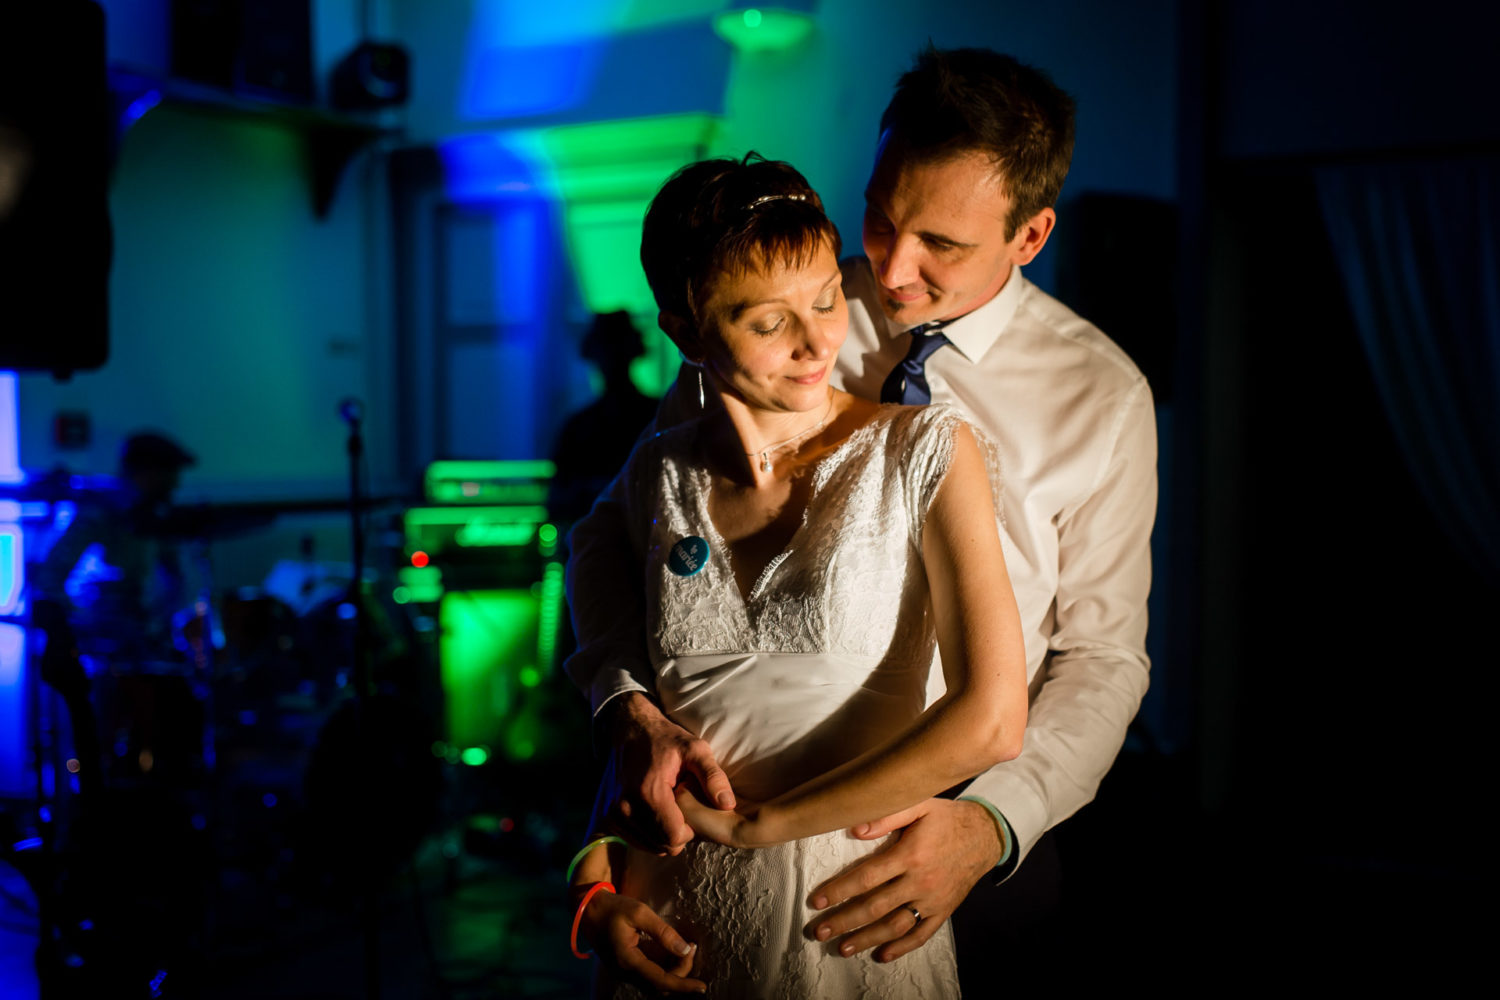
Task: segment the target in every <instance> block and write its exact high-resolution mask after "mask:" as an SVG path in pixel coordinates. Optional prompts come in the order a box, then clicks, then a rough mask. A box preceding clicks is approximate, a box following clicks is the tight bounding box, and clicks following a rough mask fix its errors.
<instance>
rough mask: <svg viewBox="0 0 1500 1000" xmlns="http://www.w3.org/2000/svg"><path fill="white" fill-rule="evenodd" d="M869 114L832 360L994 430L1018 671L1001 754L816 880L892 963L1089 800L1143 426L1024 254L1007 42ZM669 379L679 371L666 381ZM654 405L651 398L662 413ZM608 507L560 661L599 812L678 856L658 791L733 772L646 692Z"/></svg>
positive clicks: (1120, 697)
mask: <svg viewBox="0 0 1500 1000" xmlns="http://www.w3.org/2000/svg"><path fill="white" fill-rule="evenodd" d="M880 127H881V134H880V143H879V148H878V150H877V153H876V160H875V166H874V170H873V172H872V174H871V177H870V181H869V184H868V186H867V187H866V191H865V197H866V209H865V219H864V249H865V253H866V255H867V256H866V258H854V259H851V260H849V261H847V262H845V265H844V291H845V295H846V297H847V298H848V300H849V321H850V323H849V326H850V329H849V337H848V340H847V341H846V343H845V345H844V349H843V351H842V353H841V355H840V357H839V361H838V374H837V375H836V376H835V381H836V382H838V383H840V384H841V387H842V388H844V389H846V390H847V391H849V392H852V393H854V394H855V395H860V396H865V397H867V398H870V399H877V398H881V399H884V400H886V401H891V402H904V403H925V402H928V401H930V400H936V401H939V402H951V403H953V404H955V405H957V406H958V407H959V408H960V409H961V410H963V411H964V412H965V414H966V415H967V416H968V417H969V418H970V419H971V420H972V421H973V422H974V423H975V424H976V425H977V426H978V427H980V428H981V429H982V430H984V431H985V432H986V433H988V434H989V435H990V437H991V438H992V439H993V440H994V441H995V443H996V445H997V447H998V449H999V455H1000V465H1001V474H1002V478H1003V479H1004V495H1003V497H1002V499H1001V509H1002V516H1003V522H1004V525H1003V528H1004V530H1003V531H1002V540H1003V542H1004V545H1005V557H1006V564H1007V566H1008V568H1009V572H1010V574H1011V578H1012V581H1013V583H1014V585H1015V590H1016V600H1017V604H1018V605H1019V607H1020V611H1021V620H1022V626H1023V629H1024V631H1025V636H1026V652H1027V670H1028V677H1029V679H1030V687H1031V711H1030V717H1029V722H1028V724H1027V728H1026V738H1025V747H1024V749H1023V751H1022V753H1021V755H1020V756H1019V757H1018V758H1016V759H1015V760H1013V761H1009V762H1007V763H1004V764H1000V765H998V766H997V767H995V768H994V769H993V770H991V771H989V772H986V773H985V774H983V775H980V776H979V777H978V778H976V779H975V780H974V781H973V782H972V783H970V784H969V785H968V786H967V787H966V788H964V789H963V791H962V794H963V796H964V798H963V799H962V800H950V799H941V798H940V799H932V800H929V801H928V802H925V803H923V804H921V805H919V806H916V807H914V808H913V809H910V810H907V811H905V812H903V813H901V814H898V815H896V816H892V817H887V818H886V819H883V820H880V821H878V822H876V823H873V824H868V825H866V826H863V827H860V828H857V829H856V830H855V831H853V832H854V834H855V835H856V836H859V837H865V838H874V837H881V836H885V835H886V834H887V833H889V832H890V831H892V830H895V829H902V831H903V832H902V835H901V837H900V839H899V840H897V841H896V842H894V843H893V844H892V845H890V846H889V847H887V848H886V849H885V850H883V851H881V852H878V853H876V854H874V855H872V856H871V857H869V858H868V859H866V860H865V861H863V862H862V863H861V864H860V865H859V866H857V867H856V868H854V869H852V870H851V871H849V872H847V873H845V874H844V875H842V876H840V877H839V878H837V879H835V880H833V881H832V882H830V883H828V884H826V885H825V886H823V887H821V888H820V889H818V890H817V891H816V892H815V895H814V897H813V899H812V900H811V903H812V905H813V907H814V908H815V909H816V910H819V911H821V912H820V913H819V915H818V917H817V918H815V920H814V921H813V923H812V924H810V925H809V931H810V932H812V933H814V934H815V935H816V936H818V937H819V938H820V939H824V940H838V941H839V942H840V950H841V952H842V953H843V954H846V955H852V954H855V953H856V952H860V951H864V950H866V949H868V948H878V949H879V950H878V951H877V952H876V957H877V958H878V959H880V960H882V961H890V960H893V959H896V958H898V957H899V956H901V955H904V954H906V953H908V952H910V951H912V950H914V949H916V948H919V947H921V946H922V945H923V944H924V943H926V941H927V940H928V939H929V938H930V937H931V936H932V934H933V933H934V932H935V931H936V930H937V928H938V927H939V926H940V925H941V924H942V922H943V920H945V919H947V918H948V917H949V916H950V915H952V914H953V913H954V911H955V910H956V909H958V907H959V904H960V903H962V902H964V900H965V898H966V897H967V896H969V894H970V891H971V890H972V889H974V887H975V886H976V885H977V884H979V883H981V881H982V882H983V883H984V887H983V888H981V889H980V891H978V892H975V893H974V894H973V895H974V899H973V900H972V901H971V902H970V903H969V904H968V905H966V906H965V907H964V909H962V910H959V912H958V916H957V918H956V920H955V932H956V933H957V934H958V936H959V942H960V944H959V947H960V954H973V952H972V951H970V950H968V949H965V948H964V946H963V940H964V938H965V937H966V936H968V935H966V934H965V931H966V930H970V931H971V933H974V934H975V935H980V934H984V933H985V932H986V930H987V929H988V928H987V927H986V926H985V925H986V924H987V923H988V922H990V921H991V920H992V919H993V918H992V917H991V916H989V915H987V914H985V913H984V908H985V907H986V906H987V905H988V906H990V907H991V908H993V906H994V905H996V904H999V905H1001V906H1004V905H1005V904H1006V903H1007V900H1005V899H1004V897H1003V893H1004V891H1005V890H1003V889H1002V890H996V889H993V888H991V887H990V886H991V884H992V883H999V882H1002V881H1004V880H1006V879H1007V878H1009V877H1010V875H1011V874H1012V873H1014V872H1015V871H1016V869H1017V867H1018V866H1019V865H1020V864H1021V862H1022V860H1023V859H1025V858H1026V856H1027V855H1028V853H1030V852H1031V851H1032V849H1033V847H1035V846H1036V845H1037V843H1038V840H1039V839H1041V838H1042V837H1043V834H1045V833H1046V832H1047V831H1048V830H1049V829H1050V828H1051V827H1053V826H1055V825H1056V824H1057V823H1059V822H1061V821H1062V820H1064V819H1066V818H1067V817H1068V816H1070V815H1072V814H1073V813H1074V812H1075V811H1077V810H1078V809H1079V808H1080V807H1081V806H1083V805H1085V804H1086V803H1088V802H1089V801H1090V800H1091V799H1092V798H1093V796H1094V793H1095V791H1096V790H1097V788H1098V786H1099V782H1100V780H1101V779H1102V778H1103V777H1104V774H1105V772H1106V771H1107V770H1108V769H1109V767H1110V765H1111V764H1112V763H1113V762H1114V758H1115V755H1116V754H1117V753H1118V752H1119V750H1120V747H1121V745H1122V743H1123V741H1124V737H1125V729H1126V726H1127V725H1128V724H1129V722H1130V720H1131V718H1132V717H1133V716H1134V715H1135V712H1136V709H1137V708H1138V707H1139V705H1140V700H1141V697H1142V696H1143V695H1144V693H1145V690H1146V684H1147V665H1148V664H1147V659H1146V654H1145V639H1146V596H1147V592H1148V590H1149V589H1150V573H1151V569H1150V552H1149V541H1150V535H1151V526H1152V521H1153V519H1154V517H1155V511H1156V429H1155V418H1154V410H1153V406H1152V400H1151V391H1150V389H1149V388H1148V386H1147V385H1146V381H1145V379H1144V378H1143V377H1142V376H1141V374H1140V372H1139V371H1138V370H1137V369H1136V367H1135V365H1133V364H1132V363H1131V361H1130V359H1129V358H1128V357H1126V355H1125V354H1124V352H1122V351H1121V350H1120V349H1119V348H1118V347H1117V346H1116V345H1115V344H1114V343H1113V342H1112V341H1110V340H1109V339H1108V338H1107V337H1105V336H1104V335H1103V334H1102V333H1101V332H1100V331H1099V330H1098V329H1097V328H1095V327H1094V326H1092V325H1091V324H1089V323H1088V322H1087V321H1085V320H1083V319H1081V318H1079V317H1078V316H1077V315H1075V314H1074V313H1073V312H1072V311H1070V310H1069V309H1068V308H1067V307H1066V306H1064V305H1062V304H1061V303H1059V302H1058V301H1056V300H1055V299H1053V298H1051V297H1050V296H1048V295H1047V294H1046V293H1044V292H1042V291H1041V290H1040V289H1038V288H1037V287H1036V286H1034V285H1032V284H1031V283H1030V282H1028V281H1027V280H1026V279H1025V278H1024V277H1022V275H1021V272H1020V270H1019V268H1020V267H1021V266H1022V265H1025V264H1028V263H1030V262H1031V260H1032V259H1033V258H1034V257H1036V255H1037V254H1038V253H1040V252H1041V250H1042V248H1043V247H1044V246H1045V245H1046V243H1047V239H1048V237H1049V236H1050V235H1051V233H1052V229H1053V225H1054V223H1055V221H1056V213H1055V212H1054V210H1053V207H1052V206H1053V204H1054V202H1055V201H1056V199H1057V196H1058V193H1059V191H1060V190H1061V188H1062V184H1063V179H1064V178H1065V177H1066V175H1067V171H1068V165H1069V161H1070V159H1071V156H1072V148H1073V102H1072V99H1071V98H1069V97H1068V95H1067V94H1065V93H1063V92H1062V91H1061V90H1060V89H1058V88H1057V87H1056V85H1054V84H1053V83H1052V81H1051V80H1050V79H1049V78H1048V77H1047V76H1046V75H1045V74H1043V73H1041V72H1040V71H1038V70H1036V69H1033V68H1031V67H1028V66H1024V65H1022V64H1020V63H1018V62H1017V61H1016V60H1014V59H1012V58H1011V57H1009V56H1005V55H1000V54H998V53H995V52H991V51H988V50H981V49H957V50H949V51H937V50H932V49H929V50H928V51H926V52H924V53H922V54H921V55H920V56H919V57H918V58H917V60H916V63H915V65H914V66H913V68H912V69H911V70H910V71H909V72H908V73H906V74H905V75H904V76H902V78H901V80H900V81H899V82H898V84H897V86H896V92H895V94H894V96H893V97H892V99H891V102H890V104H889V105H888V106H887V107H886V110H885V113H884V114H883V115H882V116H881V122H880ZM687 388H688V387H687V386H686V385H685V384H684V383H683V382H682V381H681V380H680V381H679V387H678V389H677V390H676V392H677V393H679V394H680V393H681V392H683V391H686V390H687ZM694 403H695V404H696V400H694ZM673 405H674V401H673V399H672V398H671V397H670V396H669V399H668V400H667V401H666V402H665V403H664V404H663V410H662V413H661V414H660V415H659V417H658V419H659V421H661V422H663V423H666V422H669V413H670V411H671V409H672V408H673ZM617 516H618V511H617V510H614V509H613V508H612V507H611V505H610V504H609V503H607V502H602V503H600V504H599V505H598V506H596V507H595V509H594V512H593V513H592V514H591V515H590V516H589V517H588V518H586V519H585V520H584V521H583V522H581V523H580V524H579V526H578V528H577V529H576V531H575V533H574V536H573V557H572V562H571V564H570V566H569V572H568V578H569V598H570V602H571V604H572V607H573V614H574V618H575V622H576V626H577V631H578V638H579V652H578V653H577V654H575V656H574V657H573V658H572V659H570V660H569V662H568V671H569V673H570V675H571V676H572V677H573V679H574V680H575V681H576V682H577V683H578V684H579V686H580V687H582V688H583V689H584V690H585V691H586V692H588V693H589V695H590V698H591V701H592V704H593V708H594V710H595V713H596V719H597V721H598V722H599V724H600V726H601V728H600V729H599V732H600V733H601V734H603V737H602V738H603V739H605V740H606V741H608V742H609V743H610V751H611V756H612V764H613V767H614V774H615V775H616V778H617V781H618V787H617V788H616V793H615V794H616V799H615V802H614V804H613V810H612V815H613V819H614V820H615V822H616V824H617V825H618V826H619V827H620V828H621V829H623V830H624V831H626V832H627V834H628V835H630V836H631V837H632V839H634V840H636V841H637V842H638V843H639V844H640V845H642V846H646V847H650V848H654V849H657V850H664V851H671V852H673V853H675V852H676V851H678V850H680V849H681V848H682V846H683V845H684V844H685V843H686V842H687V841H688V840H689V839H690V838H691V836H692V832H691V830H690V829H689V828H688V827H687V826H686V824H684V823H683V821H682V815H681V813H680V812H679V811H678V810H677V808H676V805H675V803H674V800H673V797H672V788H673V786H674V785H675V784H676V783H677V781H678V779H679V776H680V775H681V774H682V772H683V771H688V772H690V773H692V774H694V775H696V776H697V778H698V781H699V782H700V784H701V785H702V786H703V787H704V789H705V790H706V791H707V792H708V794H709V795H710V796H711V797H713V798H714V799H715V801H716V802H717V803H718V804H719V805H720V806H721V807H730V806H732V805H733V802H734V798H733V791H732V789H731V788H730V786H729V782H728V780H727V779H726V778H725V776H724V773H723V771H722V770H720V769H719V768H718V765H717V763H716V762H715V761H714V759H713V755H712V753H711V752H710V751H709V749H708V747H707V745H706V744H705V743H704V742H703V741H701V740H695V739H693V738H692V737H691V736H690V735H689V734H688V733H686V732H685V731H684V730H682V729H680V728H679V727H677V726H676V725H675V724H673V723H672V722H671V721H670V720H668V719H666V718H665V717H664V716H663V715H662V714H661V712H660V710H659V709H658V708H657V707H656V705H655V703H654V702H653V701H652V700H651V699H650V697H649V693H650V686H651V681H650V671H649V668H648V667H647V665H646V664H645V662H644V645H643V641H642V639H641V633H640V623H639V622H621V621H618V620H616V619H617V617H618V614H619V610H618V609H619V607H620V602H619V601H618V593H619V588H620V587H621V586H624V585H626V581H628V580H629V577H628V576H626V575H624V573H625V571H624V570H623V568H621V567H620V566H619V565H618V563H616V562H615V560H617V559H618V558H619V555H620V553H619V550H620V541H619V539H620V538H622V537H623V529H622V528H620V526H619V524H618V520H617ZM612 612H613V613H612ZM933 673H934V675H936V676H937V678H938V682H939V683H940V682H941V672H940V671H934V672H933ZM1043 853H1044V852H1038V856H1041V855H1042V854H1043ZM1018 881H1019V880H1018ZM971 910H974V911H976V912H975V913H974V914H971V913H970V911H971ZM966 918H967V919H966ZM965 967H967V969H968V971H969V972H970V973H975V974H983V973H985V972H986V970H985V968H984V964H983V963H975V962H969V963H963V962H961V963H960V969H961V971H962V970H963V969H964V968H965Z"/></svg>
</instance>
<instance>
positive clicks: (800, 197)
mask: <svg viewBox="0 0 1500 1000" xmlns="http://www.w3.org/2000/svg"><path fill="white" fill-rule="evenodd" d="M782 198H789V199H791V200H792V201H806V200H807V195H805V194H763V195H761V196H760V197H759V198H757V199H755V200H754V201H752V202H751V203H750V204H748V205H746V206H745V211H747V212H753V211H755V210H756V209H757V208H759V207H760V206H762V205H764V204H765V203H766V202H768V201H779V200H780V199H782Z"/></svg>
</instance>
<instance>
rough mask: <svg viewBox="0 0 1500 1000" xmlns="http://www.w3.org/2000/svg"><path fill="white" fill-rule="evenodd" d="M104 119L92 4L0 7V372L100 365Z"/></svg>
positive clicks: (104, 321)
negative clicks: (2, 370)
mask: <svg viewBox="0 0 1500 1000" xmlns="http://www.w3.org/2000/svg"><path fill="white" fill-rule="evenodd" d="M110 119H111V111H110V99H109V86H108V82H107V79H106V75H105V62H104V12H103V10H101V9H100V7H99V5H98V4H96V3H91V2H88V0H50V2H48V3H42V4H36V3H26V4H21V3H16V4H0V368H4V369H19V370H32V371H38V370H39V371H50V372H53V373H54V374H57V375H59V376H66V375H68V374H69V373H71V372H74V371H79V370H83V369H90V368H98V367H99V366H100V365H102V364H104V361H105V359H106V358H107V357H108V355H109V296H108V281H109V265H110V255H111V234H110V226H109V196H108V174H109V144H110V130H111V127H112V123H111V120H110Z"/></svg>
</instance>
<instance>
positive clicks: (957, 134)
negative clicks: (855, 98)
mask: <svg viewBox="0 0 1500 1000" xmlns="http://www.w3.org/2000/svg"><path fill="white" fill-rule="evenodd" d="M1073 110H1074V104H1073V98H1071V97H1069V96H1068V95H1067V94H1066V93H1065V92H1064V91H1063V90H1062V89H1061V88H1060V87H1058V86H1057V84H1055V83H1053V82H1052V78H1051V77H1049V76H1048V75H1047V74H1046V73H1044V72H1042V71H1041V70H1039V69H1036V68H1035V67H1032V66H1027V65H1025V64H1024V63H1022V62H1019V61H1017V60H1016V59H1014V58H1013V57H1011V56H1008V55H1003V54H1001V53H999V52H993V51H991V50H989V49H937V48H933V47H932V46H931V45H929V46H928V47H927V49H926V51H924V52H922V53H921V54H920V55H919V56H917V59H916V62H915V63H914V64H913V66H912V68H911V69H910V70H908V71H907V72H906V73H904V74H902V76H901V79H900V80H899V81H897V83H896V93H895V94H894V95H893V96H892V97H891V103H890V104H888V105H886V108H885V113H884V114H882V115H881V116H880V131H881V134H882V135H884V134H885V133H886V132H887V130H889V132H890V135H889V136H886V138H885V143H886V146H885V151H884V154H883V155H886V156H897V157H899V158H900V160H901V161H903V162H910V163H933V162H938V161H942V160H947V159H949V158H951V157H954V156H958V155H961V154H963V153H967V152H970V151H977V152H980V153H983V154H985V155H986V156H988V157H990V159H991V160H992V161H993V163H994V165H995V169H996V170H997V172H998V173H999V175H1000V179H1001V182H1002V184H1003V190H1004V191H1005V193H1006V195H1007V196H1008V197H1009V198H1010V202H1011V204H1010V212H1009V214H1008V215H1007V216H1006V219H1005V238H1006V239H1007V240H1009V239H1011V238H1012V237H1014V236H1015V234H1016V230H1018V229H1019V228H1020V227H1021V225H1022V224H1023V223H1025V222H1026V221H1027V220H1028V219H1030V218H1031V217H1032V216H1034V215H1036V213H1038V212H1040V211H1041V210H1042V209H1044V208H1050V207H1051V206H1052V205H1053V204H1054V203H1055V202H1056V201H1057V196H1058V194H1059V193H1061V191H1062V186H1063V180H1064V178H1066V177H1067V176H1068V164H1069V162H1070V161H1071V160H1072V158H1073Z"/></svg>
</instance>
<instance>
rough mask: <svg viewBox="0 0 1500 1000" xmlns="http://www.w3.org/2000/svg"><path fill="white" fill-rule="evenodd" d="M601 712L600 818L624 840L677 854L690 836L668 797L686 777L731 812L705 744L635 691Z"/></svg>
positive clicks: (730, 793) (725, 782) (724, 783)
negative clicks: (606, 746)
mask: <svg viewBox="0 0 1500 1000" xmlns="http://www.w3.org/2000/svg"><path fill="white" fill-rule="evenodd" d="M605 711H607V712H610V713H611V714H610V716H609V717H608V718H606V719H605V720H603V721H604V723H605V725H606V730H605V732H606V733H607V734H608V738H609V742H610V767H609V773H608V774H607V775H606V777H605V783H606V787H605V789H604V794H605V795H606V796H607V799H608V802H607V808H606V812H605V815H606V816H608V817H609V821H610V823H611V824H612V825H613V826H614V828H615V829H617V830H618V831H619V832H620V834H621V835H622V836H623V837H625V839H626V840H629V841H630V842H631V843H632V844H634V845H635V846H636V847H638V848H640V849H642V850H645V851H652V852H654V853H656V854H678V853H680V852H681V851H682V848H683V847H684V846H685V845H686V844H687V842H688V841H689V840H692V839H693V831H692V828H691V827H689V826H688V824H687V822H686V821H685V820H684V819H683V816H682V810H681V809H680V808H679V807H678V805H677V801H676V798H675V795H674V792H675V789H676V788H677V786H678V785H679V784H681V783H682V781H683V779H684V778H685V777H687V776H688V775H691V776H692V777H694V778H696V779H697V782H698V784H699V786H700V787H701V788H702V789H703V792H704V794H705V795H706V796H707V797H708V798H709V799H710V800H711V801H713V802H714V804H715V805H717V806H718V807H719V808H720V809H733V808H734V804H735V799H734V790H733V789H732V788H730V787H729V779H728V778H727V777H726V776H725V774H724V771H723V769H722V768H720V767H719V764H718V761H716V760H714V755H713V751H712V750H710V749H709V747H708V744H707V743H706V742H705V741H703V740H701V739H698V738H697V737H695V736H693V734H691V733H689V732H688V731H687V730H686V729H683V728H682V727H681V726H679V725H677V724H676V723H675V722H673V721H672V720H671V719H668V718H667V717H666V716H665V715H663V714H662V713H661V709H659V708H657V707H656V705H655V704H654V703H653V702H652V701H651V700H650V699H649V698H647V697H646V696H645V695H643V694H641V693H640V692H638V691H637V692H632V693H630V694H625V695H621V696H619V697H618V698H615V699H613V700H612V701H611V702H610V703H609V704H608V705H606V706H605ZM611 776H612V779H613V780H612V786H611Z"/></svg>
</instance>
